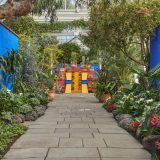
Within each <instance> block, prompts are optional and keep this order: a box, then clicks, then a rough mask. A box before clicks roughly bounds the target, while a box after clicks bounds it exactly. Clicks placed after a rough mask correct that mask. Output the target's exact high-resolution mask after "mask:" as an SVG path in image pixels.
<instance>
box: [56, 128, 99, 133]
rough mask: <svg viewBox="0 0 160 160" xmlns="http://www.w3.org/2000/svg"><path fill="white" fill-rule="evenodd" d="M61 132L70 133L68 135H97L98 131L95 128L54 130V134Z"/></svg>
mask: <svg viewBox="0 0 160 160" xmlns="http://www.w3.org/2000/svg"><path fill="white" fill-rule="evenodd" d="M63 132H70V133H98V130H97V129H95V128H69V129H67V128H66V129H65V128H56V129H55V133H63Z"/></svg>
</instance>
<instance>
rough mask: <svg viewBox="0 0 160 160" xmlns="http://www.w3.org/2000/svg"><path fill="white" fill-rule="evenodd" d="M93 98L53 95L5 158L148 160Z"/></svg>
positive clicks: (141, 149)
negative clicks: (44, 109)
mask: <svg viewBox="0 0 160 160" xmlns="http://www.w3.org/2000/svg"><path fill="white" fill-rule="evenodd" d="M101 105H102V104H101V103H98V101H97V100H96V98H95V97H94V95H93V94H63V95H56V100H55V101H54V102H53V103H50V104H49V105H48V107H49V108H48V109H47V111H46V113H45V115H44V116H42V117H41V118H39V119H38V120H37V121H35V122H32V123H31V125H30V126H29V129H28V131H27V132H26V134H24V135H23V136H21V137H20V138H19V139H18V140H17V141H16V142H15V143H14V144H13V146H12V147H11V149H10V151H9V152H8V153H7V154H6V155H5V157H6V158H7V159H8V160H150V154H149V153H148V152H147V151H146V150H144V149H143V148H142V145H141V144H140V143H139V142H138V141H136V140H135V139H134V138H133V137H132V136H131V135H130V134H129V133H128V132H126V131H125V130H123V129H122V128H120V127H119V126H118V125H117V123H116V121H115V120H114V119H113V115H112V114H110V113H108V112H106V111H105V110H104V109H103V108H102V107H101Z"/></svg>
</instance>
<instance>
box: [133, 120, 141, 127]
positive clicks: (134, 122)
mask: <svg viewBox="0 0 160 160" xmlns="http://www.w3.org/2000/svg"><path fill="white" fill-rule="evenodd" d="M131 126H132V127H134V128H138V127H139V126H140V122H138V121H133V122H132V123H131Z"/></svg>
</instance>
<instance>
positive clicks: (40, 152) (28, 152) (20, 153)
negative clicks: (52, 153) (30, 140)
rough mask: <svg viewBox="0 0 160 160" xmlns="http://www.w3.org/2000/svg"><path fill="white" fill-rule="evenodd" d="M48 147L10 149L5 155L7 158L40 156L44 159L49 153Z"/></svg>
mask: <svg viewBox="0 0 160 160" xmlns="http://www.w3.org/2000/svg"><path fill="white" fill-rule="evenodd" d="M47 151H48V149H47V148H27V149H10V151H9V152H8V153H7V154H6V155H5V157H4V158H6V159H11V158H13V159H26V158H28V159H29V158H37V159H38V158H39V159H42V158H43V159H44V158H45V156H46V154H47Z"/></svg>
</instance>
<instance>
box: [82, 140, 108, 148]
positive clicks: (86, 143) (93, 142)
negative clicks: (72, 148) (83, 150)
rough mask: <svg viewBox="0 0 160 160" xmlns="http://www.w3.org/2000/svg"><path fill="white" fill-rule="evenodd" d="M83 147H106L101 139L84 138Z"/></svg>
mask: <svg viewBox="0 0 160 160" xmlns="http://www.w3.org/2000/svg"><path fill="white" fill-rule="evenodd" d="M83 144H84V147H107V146H106V144H105V142H104V140H103V139H95V138H84V139H83Z"/></svg>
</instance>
